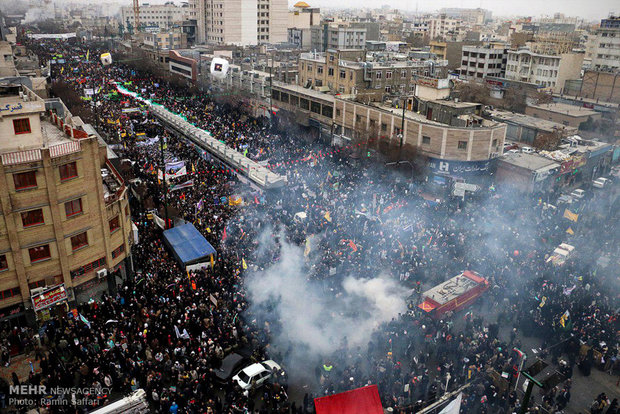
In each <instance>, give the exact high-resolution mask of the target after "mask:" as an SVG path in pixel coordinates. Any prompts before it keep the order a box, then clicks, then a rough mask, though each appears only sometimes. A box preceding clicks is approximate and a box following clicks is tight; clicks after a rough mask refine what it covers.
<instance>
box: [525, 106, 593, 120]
mask: <svg viewBox="0 0 620 414" xmlns="http://www.w3.org/2000/svg"><path fill="white" fill-rule="evenodd" d="M529 106H531V107H532V108H536V109H541V110H543V111H549V112H553V113H556V114H562V115H567V116H572V117H582V116H591V115H596V114H598V112H596V111H595V110H593V109H589V108H584V107H583V106H576V105H569V104H565V103H548V104H542V105H529Z"/></svg>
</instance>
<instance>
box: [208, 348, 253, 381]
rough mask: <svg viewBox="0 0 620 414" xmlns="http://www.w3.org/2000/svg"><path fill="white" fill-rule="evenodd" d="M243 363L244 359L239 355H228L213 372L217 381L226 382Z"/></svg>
mask: <svg viewBox="0 0 620 414" xmlns="http://www.w3.org/2000/svg"><path fill="white" fill-rule="evenodd" d="M245 361H246V359H245V358H244V357H242V356H241V355H239V354H235V353H232V354H228V355H226V356H225V357H224V359H223V360H222V365H221V366H220V367H219V368H218V369H216V370H215V376H216V377H217V379H218V380H219V381H222V382H227V381H228V380H230V377H231V376H232V375H233V373H234V372H236V371H237V370H238V369H239V367H241V366H242V365H243V363H244V362H245Z"/></svg>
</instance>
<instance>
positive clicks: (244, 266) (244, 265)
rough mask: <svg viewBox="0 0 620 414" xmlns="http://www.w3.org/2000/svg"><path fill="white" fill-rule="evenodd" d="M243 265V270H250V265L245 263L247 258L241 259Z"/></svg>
mask: <svg viewBox="0 0 620 414" xmlns="http://www.w3.org/2000/svg"><path fill="white" fill-rule="evenodd" d="M241 266H243V270H248V265H247V264H246V263H245V259H241Z"/></svg>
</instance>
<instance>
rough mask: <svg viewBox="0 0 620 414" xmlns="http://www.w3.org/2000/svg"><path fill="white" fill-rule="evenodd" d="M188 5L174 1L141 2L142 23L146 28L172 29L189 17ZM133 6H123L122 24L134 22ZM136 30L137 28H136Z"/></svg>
mask: <svg viewBox="0 0 620 414" xmlns="http://www.w3.org/2000/svg"><path fill="white" fill-rule="evenodd" d="M189 14H190V10H189V9H188V8H187V7H179V6H176V5H175V4H174V3H173V2H167V3H166V4H140V25H141V26H142V27H144V28H160V29H170V28H172V27H174V26H178V25H180V24H181V23H182V22H183V20H186V19H187V18H189ZM134 21H135V20H134V12H133V7H131V6H126V7H121V24H123V25H127V22H129V24H131V25H133V24H134ZM134 30H135V28H134Z"/></svg>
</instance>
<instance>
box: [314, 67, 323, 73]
mask: <svg viewBox="0 0 620 414" xmlns="http://www.w3.org/2000/svg"><path fill="white" fill-rule="evenodd" d="M316 73H318V74H322V73H323V66H317V67H316Z"/></svg>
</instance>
